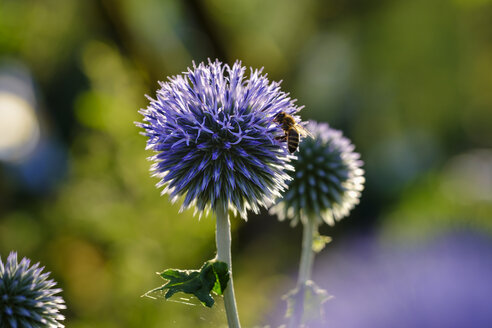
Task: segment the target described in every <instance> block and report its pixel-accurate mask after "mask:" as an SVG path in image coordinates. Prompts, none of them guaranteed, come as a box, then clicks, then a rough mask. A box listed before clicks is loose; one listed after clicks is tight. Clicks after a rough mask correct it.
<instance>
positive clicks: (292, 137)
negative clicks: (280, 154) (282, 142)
mask: <svg viewBox="0 0 492 328" xmlns="http://www.w3.org/2000/svg"><path fill="white" fill-rule="evenodd" d="M287 146H288V148H289V152H290V153H291V154H292V153H294V152H295V151H296V150H297V147H298V146H299V133H298V132H297V130H296V129H289V132H288V134H287Z"/></svg>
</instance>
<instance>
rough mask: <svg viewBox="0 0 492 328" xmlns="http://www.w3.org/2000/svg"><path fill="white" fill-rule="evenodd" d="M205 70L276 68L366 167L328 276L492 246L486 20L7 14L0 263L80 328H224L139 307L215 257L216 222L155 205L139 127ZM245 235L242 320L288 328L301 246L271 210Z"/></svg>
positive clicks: (423, 5) (362, 5)
mask: <svg viewBox="0 0 492 328" xmlns="http://www.w3.org/2000/svg"><path fill="white" fill-rule="evenodd" d="M207 58H212V59H213V58H219V59H221V60H222V61H224V62H227V63H230V64H232V63H233V62H234V61H235V60H236V59H240V60H242V61H243V63H244V64H245V65H247V66H252V67H265V72H267V73H268V74H269V77H270V78H271V79H273V80H283V84H282V85H283V90H285V91H287V92H290V93H291V95H292V97H294V98H297V99H298V104H299V105H305V106H306V108H305V109H304V110H303V111H302V117H303V119H316V120H319V121H326V122H329V123H330V125H331V126H332V127H334V128H337V129H341V130H343V131H344V134H345V135H346V136H347V137H349V138H350V139H351V140H352V141H353V142H354V144H355V145H356V147H357V148H356V150H357V151H358V152H360V153H361V156H362V159H363V160H364V162H365V166H364V169H365V170H366V178H367V182H366V189H365V190H364V192H363V196H362V199H361V204H360V205H359V206H358V207H357V208H356V209H355V210H354V211H352V213H351V215H350V217H349V218H346V219H344V220H343V221H342V222H340V223H339V224H338V225H337V226H336V227H334V228H331V229H330V228H328V227H323V228H322V232H323V233H325V234H329V235H331V236H333V237H334V241H333V242H332V244H330V245H329V246H328V247H327V248H326V249H325V250H324V252H326V253H327V254H331V255H332V256H331V257H333V256H335V255H336V254H337V250H338V245H340V243H343V242H347V241H349V240H353V239H357V238H372V239H374V240H376V241H377V243H381V244H382V245H385V246H383V247H389V248H390V247H394V245H402V244H404V245H413V244H422V243H426V242H429V240H433V239H435V238H437V237H438V236H442V235H447V234H454V233H460V232H463V231H467V232H469V233H472V234H474V233H477V234H480V235H486V236H488V237H486V238H489V240H490V236H491V233H492V1H489V0H452V1H445V0H434V1H427V0H415V1H404V0H396V1H360V0H346V1H342V0H331V1H321V0H317V1H315V0H306V1H294V0H287V1H286V0H283V1H282V0H261V1H260V0H251V1H240V0H227V1H226V0H207V1H200V0H183V1H178V0H141V1H137V0H87V1H76V0H64V1H61V0H31V1H28V0H1V1H0V254H1V256H2V258H3V259H5V258H6V256H7V255H8V252H9V251H11V250H16V251H17V252H18V253H19V256H21V257H22V256H26V257H29V258H31V259H33V260H34V261H35V262H37V261H40V262H41V263H42V264H43V265H45V266H46V269H47V270H48V271H51V272H52V276H53V278H55V279H56V280H57V281H58V282H59V284H60V286H61V287H62V288H63V290H64V292H63V297H64V299H65V300H66V302H67V306H68V310H67V311H65V313H64V314H66V316H67V321H66V324H67V326H68V327H74V328H82V327H95V328H99V327H101V328H102V327H104V328H109V327H111V328H112V327H215V326H220V325H223V324H224V323H225V314H224V311H223V307H222V303H221V300H220V299H219V298H217V305H218V306H216V307H214V308H213V309H207V308H204V307H202V306H199V305H194V306H193V305H184V304H181V303H179V302H165V301H163V300H151V299H148V298H140V296H141V295H142V294H144V293H145V292H146V291H147V290H149V289H151V288H154V287H156V286H158V285H160V284H161V283H162V281H161V280H160V279H159V278H158V277H157V276H156V275H155V274H154V272H156V271H161V270H162V269H164V268H168V267H176V268H193V267H195V268H198V267H199V266H200V265H201V263H203V262H204V261H205V260H207V259H209V258H212V257H213V256H214V251H215V241H214V219H213V217H205V218H202V219H201V220H200V221H198V219H197V218H196V217H195V218H194V217H193V216H192V211H187V212H184V213H178V210H179V205H171V204H170V203H169V201H168V199H167V197H166V196H163V197H161V196H160V195H159V191H158V190H157V189H156V188H155V187H154V184H155V183H156V182H157V180H156V179H153V178H151V177H150V176H149V172H148V169H149V166H150V163H149V162H148V161H147V160H146V158H147V157H148V156H150V155H151V154H150V153H149V152H147V151H145V141H146V140H145V138H144V137H143V136H141V135H139V129H138V128H136V127H135V125H134V123H133V122H134V121H138V120H140V119H141V117H140V115H139V114H138V113H137V111H138V109H139V108H142V107H146V106H147V100H146V98H145V97H144V94H149V95H151V96H152V95H153V94H154V93H155V90H156V89H157V88H158V84H157V81H158V80H161V81H163V80H165V79H166V77H167V76H169V75H175V74H179V73H181V72H183V71H184V70H186V68H187V67H188V66H190V65H191V62H192V60H194V61H195V62H200V61H205V60H206V59H207ZM232 225H233V263H234V271H235V280H236V281H235V284H236V288H237V289H236V296H237V298H238V307H239V312H240V315H241V321H242V322H243V325H244V326H245V327H252V326H261V325H266V324H268V323H270V324H272V325H276V324H278V323H279V322H278V321H279V319H278V318H276V317H275V315H273V314H272V313H281V311H282V309H283V305H282V303H281V301H280V297H281V295H282V294H284V293H285V292H286V291H288V289H290V288H292V287H293V285H294V283H295V279H296V266H297V263H298V258H299V254H300V243H301V229H300V227H297V228H295V229H292V228H290V227H289V225H288V223H286V222H278V221H277V220H276V218H274V217H271V216H269V215H268V213H267V212H266V211H263V212H262V213H261V214H260V215H250V218H249V220H248V222H244V221H241V220H240V219H239V218H233V219H232ZM409 247H410V246H409ZM320 261H321V259H320ZM327 265H329V263H328V264H327ZM315 270H316V268H315ZM322 287H324V288H327V289H328V290H329V289H330V286H322ZM191 302H192V303H195V304H197V303H198V302H196V300H191Z"/></svg>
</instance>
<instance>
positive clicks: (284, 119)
mask: <svg viewBox="0 0 492 328" xmlns="http://www.w3.org/2000/svg"><path fill="white" fill-rule="evenodd" d="M273 121H274V122H276V123H278V124H279V125H280V127H281V128H282V130H284V133H285V135H284V136H281V137H276V138H275V139H276V140H280V141H287V147H288V149H289V152H290V153H291V154H293V153H294V152H295V151H296V150H297V148H298V147H299V139H300V137H301V136H303V137H304V136H311V134H310V133H309V132H308V131H307V130H306V129H304V128H303V127H302V126H300V125H299V124H297V123H296V121H295V119H294V118H293V117H292V116H291V115H289V114H287V113H286V112H280V113H278V114H277V115H275V116H274V118H273Z"/></svg>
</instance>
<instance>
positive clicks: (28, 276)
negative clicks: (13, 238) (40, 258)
mask: <svg viewBox="0 0 492 328" xmlns="http://www.w3.org/2000/svg"><path fill="white" fill-rule="evenodd" d="M43 269H44V268H40V267H39V263H36V264H35V265H33V266H30V261H29V260H28V259H26V258H23V259H22V260H21V262H20V263H18V262H17V253H15V252H11V253H10V255H9V257H8V258H7V261H6V262H5V264H4V263H3V261H2V258H1V257H0V327H2V328H3V327H12V328H17V327H19V328H21V327H22V328H24V327H64V325H62V324H61V323H59V321H62V320H64V319H65V317H64V316H63V315H61V314H60V313H59V311H60V310H62V309H65V308H66V307H65V305H64V301H63V299H62V298H61V297H60V296H56V294H58V293H60V292H61V289H60V288H53V287H54V286H55V285H56V283H55V282H54V281H53V280H48V276H49V272H47V273H42V271H43Z"/></svg>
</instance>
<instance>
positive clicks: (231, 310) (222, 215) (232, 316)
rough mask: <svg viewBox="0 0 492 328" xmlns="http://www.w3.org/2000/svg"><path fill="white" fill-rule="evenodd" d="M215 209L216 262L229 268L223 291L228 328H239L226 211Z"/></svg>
mask: <svg viewBox="0 0 492 328" xmlns="http://www.w3.org/2000/svg"><path fill="white" fill-rule="evenodd" d="M219 207H220V206H218V207H217V208H216V209H215V215H216V216H217V224H216V230H215V240H216V243H217V260H219V261H222V262H225V263H227V265H228V267H229V282H228V283H227V287H226V289H225V290H224V306H225V310H226V315H227V323H228V324H229V328H240V327H241V324H240V323H239V316H238V313H237V306H236V298H235V297H234V284H233V282H232V259H231V225H230V222H229V213H228V212H227V209H222V208H219Z"/></svg>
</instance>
